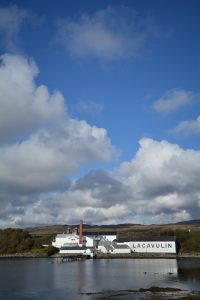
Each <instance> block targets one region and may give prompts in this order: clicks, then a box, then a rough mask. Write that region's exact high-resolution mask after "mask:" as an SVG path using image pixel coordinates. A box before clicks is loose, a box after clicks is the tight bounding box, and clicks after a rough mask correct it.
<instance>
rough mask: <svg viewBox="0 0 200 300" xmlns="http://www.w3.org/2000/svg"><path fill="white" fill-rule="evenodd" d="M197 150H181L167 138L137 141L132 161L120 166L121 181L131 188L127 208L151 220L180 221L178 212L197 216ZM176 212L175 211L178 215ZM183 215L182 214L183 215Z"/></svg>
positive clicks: (199, 192)
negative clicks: (163, 139) (131, 197)
mask: <svg viewBox="0 0 200 300" xmlns="http://www.w3.org/2000/svg"><path fill="white" fill-rule="evenodd" d="M199 162H200V151H194V150H183V149H182V148H180V147H179V146H178V145H175V144H170V143H169V142H167V141H161V142H158V141H154V140H152V139H142V140H140V149H139V150H138V151H137V153H136V156H135V158H134V159H133V160H132V162H125V163H123V164H122V165H121V167H120V169H119V171H120V174H123V175H125V177H124V179H123V181H124V184H126V185H128V186H129V187H130V188H131V189H132V193H133V201H132V203H131V204H130V207H132V208H133V209H134V211H137V212H138V213H139V214H140V213H141V214H143V215H148V216H149V217H151V219H152V220H154V217H155V218H156V217H157V216H159V215H160V214H161V213H162V214H163V215H164V216H165V217H164V218H163V221H164V222H165V221H166V220H168V221H176V220H177V216H179V218H178V219H179V220H180V215H181V214H180V211H183V210H185V211H186V212H187V216H188V218H189V217H191V218H192V217H195V216H196V217H198V215H197V211H198V208H199V200H200V198H199V197H200V189H199V183H198V177H199V175H200V167H199ZM178 213H179V214H178ZM184 215H186V214H184Z"/></svg>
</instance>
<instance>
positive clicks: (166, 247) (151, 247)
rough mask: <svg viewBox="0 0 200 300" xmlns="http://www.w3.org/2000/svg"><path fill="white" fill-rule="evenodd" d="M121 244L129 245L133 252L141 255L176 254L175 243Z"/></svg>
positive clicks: (146, 242)
mask: <svg viewBox="0 0 200 300" xmlns="http://www.w3.org/2000/svg"><path fill="white" fill-rule="evenodd" d="M121 244H126V245H128V246H129V247H130V248H131V250H132V251H133V252H140V253H142V252H143V253H176V242H175V241H169V242H166V241H163V242H161V241H159V242H155V241H153V242H151V241H149V242H148V241H145V242H125V243H121Z"/></svg>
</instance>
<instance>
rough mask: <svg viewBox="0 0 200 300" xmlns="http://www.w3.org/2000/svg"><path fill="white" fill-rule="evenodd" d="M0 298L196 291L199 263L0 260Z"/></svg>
mask: <svg viewBox="0 0 200 300" xmlns="http://www.w3.org/2000/svg"><path fill="white" fill-rule="evenodd" d="M0 269H1V270H3V272H0V291H1V292H0V299H6V300H11V299H25V298H26V299H29V300H32V299H34V300H35V299H36V300H37V299H61V300H62V299H70V300H73V299H81V300H86V299H91V296H89V295H88V293H99V292H100V293H102V292H109V291H121V290H128V289H132V290H139V289H140V288H144V289H148V288H150V287H152V286H157V287H171V288H180V289H182V290H183V289H184V290H199V289H200V288H199V286H200V260H195V259H179V260H176V259H104V260H103V259H102V260H84V261H75V262H67V263H58V262H57V260H56V259H54V260H53V259H28V260H0Z"/></svg>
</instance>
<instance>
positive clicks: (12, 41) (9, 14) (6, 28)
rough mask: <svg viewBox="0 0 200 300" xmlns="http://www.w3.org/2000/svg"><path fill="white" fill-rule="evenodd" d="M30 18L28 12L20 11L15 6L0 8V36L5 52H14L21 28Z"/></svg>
mask: <svg viewBox="0 0 200 300" xmlns="http://www.w3.org/2000/svg"><path fill="white" fill-rule="evenodd" d="M30 17H31V14H30V12H29V11H28V10H26V9H20V8H18V7H17V6H16V5H12V6H9V7H0V35H1V36H2V38H3V43H2V44H3V45H4V47H5V48H6V50H9V51H13V50H14V51H15V50H16V45H17V43H18V38H19V31H20V29H21V26H22V25H23V23H24V22H25V21H26V20H29V19H30Z"/></svg>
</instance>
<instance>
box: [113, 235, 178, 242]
mask: <svg viewBox="0 0 200 300" xmlns="http://www.w3.org/2000/svg"><path fill="white" fill-rule="evenodd" d="M175 240H176V237H175V236H155V237H127V238H119V239H118V240H117V241H118V242H120V243H123V242H172V241H175Z"/></svg>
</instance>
